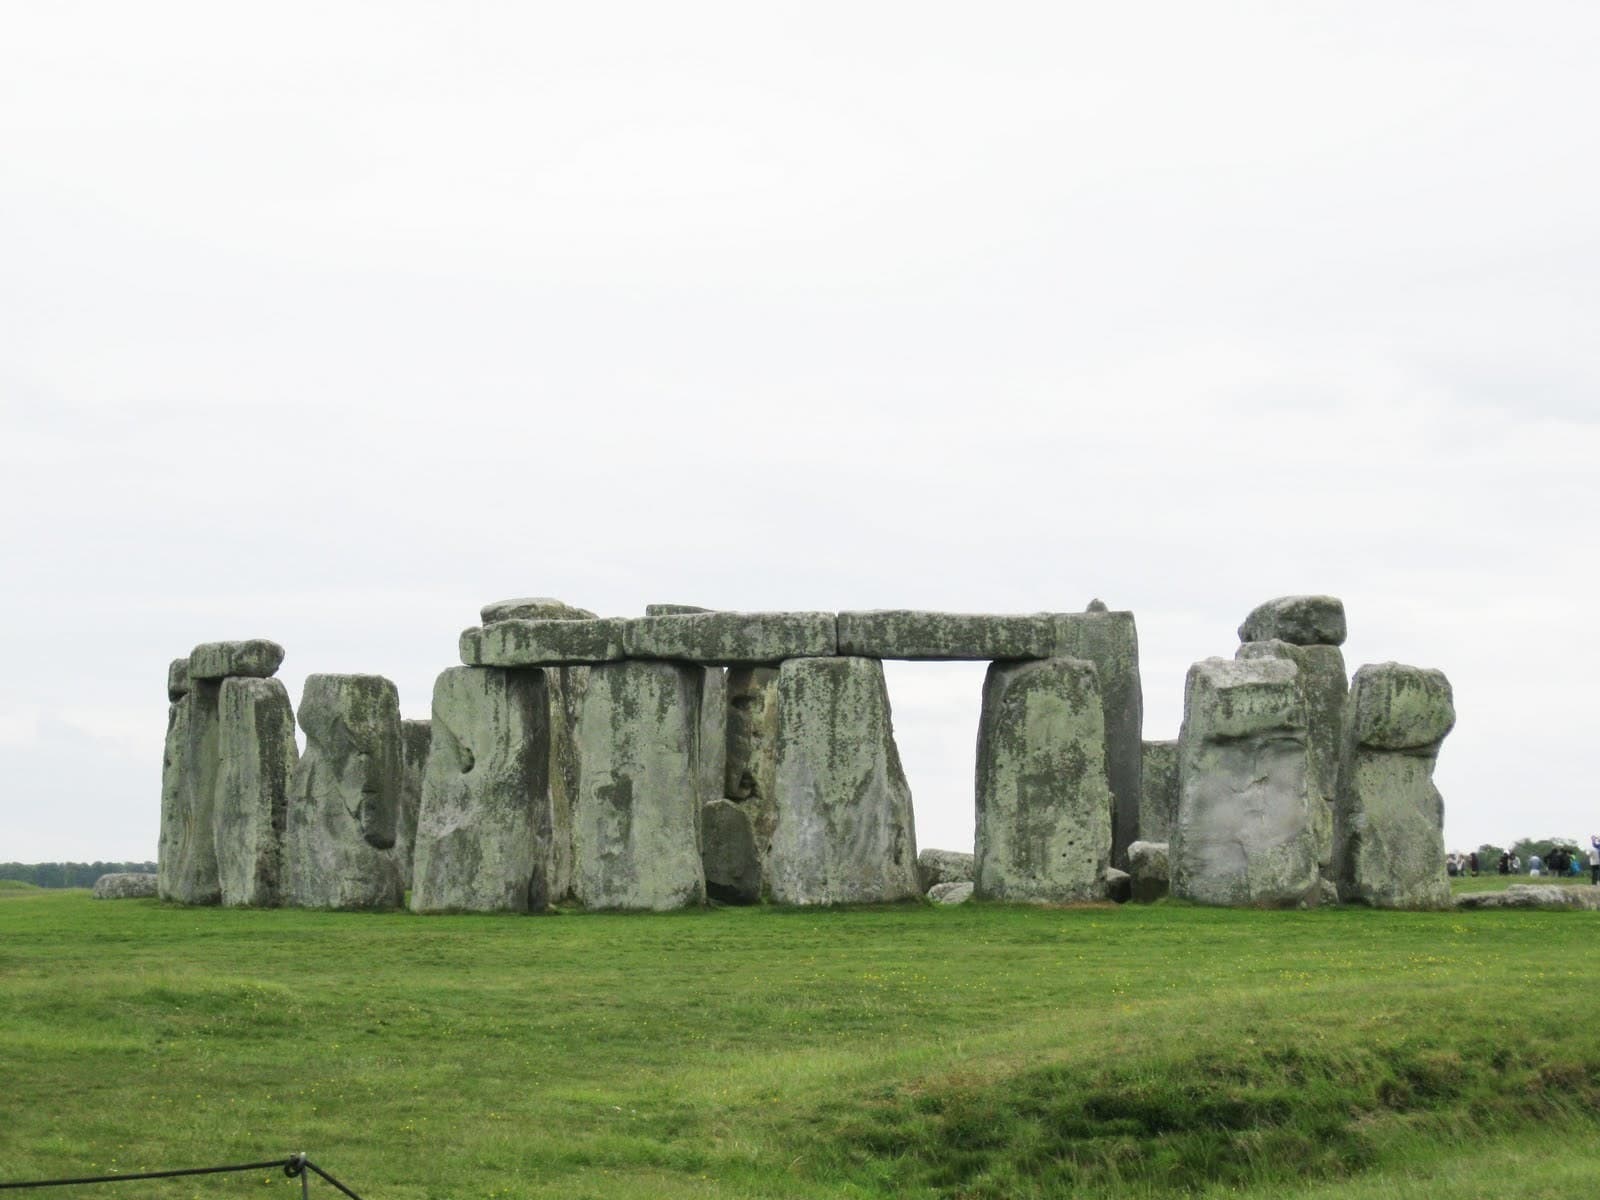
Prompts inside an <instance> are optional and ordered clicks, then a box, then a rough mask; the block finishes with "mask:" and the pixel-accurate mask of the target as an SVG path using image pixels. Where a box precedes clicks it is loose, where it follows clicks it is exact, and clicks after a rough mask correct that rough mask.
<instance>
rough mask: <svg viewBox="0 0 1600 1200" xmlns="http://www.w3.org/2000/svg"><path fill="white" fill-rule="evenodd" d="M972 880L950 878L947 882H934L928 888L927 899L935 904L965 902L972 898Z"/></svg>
mask: <svg viewBox="0 0 1600 1200" xmlns="http://www.w3.org/2000/svg"><path fill="white" fill-rule="evenodd" d="M972 891H973V886H972V880H970V879H952V880H951V881H950V882H949V883H936V884H934V885H933V886H932V887H931V888H929V889H928V899H929V900H932V901H933V902H934V903H935V904H965V903H967V901H969V900H971V899H972Z"/></svg>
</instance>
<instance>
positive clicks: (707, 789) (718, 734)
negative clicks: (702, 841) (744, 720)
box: [696, 667, 728, 804]
mask: <svg viewBox="0 0 1600 1200" xmlns="http://www.w3.org/2000/svg"><path fill="white" fill-rule="evenodd" d="M696 757H697V760H698V762H699V763H700V802H701V803H702V804H710V803H711V802H712V801H713V800H721V799H724V796H723V792H722V789H723V785H724V784H725V783H726V782H727V774H728V673H727V672H726V671H725V670H723V669H722V668H721V667H706V668H704V669H702V670H701V672H700V749H699V752H698V754H697V756H696Z"/></svg>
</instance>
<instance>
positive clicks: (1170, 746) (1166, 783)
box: [1129, 740, 1178, 871]
mask: <svg viewBox="0 0 1600 1200" xmlns="http://www.w3.org/2000/svg"><path fill="white" fill-rule="evenodd" d="M1142 753H1143V758H1144V765H1143V768H1142V770H1141V773H1140V779H1139V796H1140V799H1139V840H1140V841H1144V842H1165V841H1166V840H1167V839H1168V838H1169V837H1170V836H1171V835H1172V826H1173V823H1174V822H1176V821H1177V819H1178V743H1177V741H1176V740H1173V741H1170V742H1145V743H1144V746H1143V749H1142ZM1129 848H1130V849H1131V848H1132V843H1130V844H1129ZM1132 869H1133V868H1132V867H1130V868H1129V870H1130V871H1131V870H1132Z"/></svg>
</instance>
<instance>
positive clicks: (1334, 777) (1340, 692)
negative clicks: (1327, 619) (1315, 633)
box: [1234, 640, 1350, 872]
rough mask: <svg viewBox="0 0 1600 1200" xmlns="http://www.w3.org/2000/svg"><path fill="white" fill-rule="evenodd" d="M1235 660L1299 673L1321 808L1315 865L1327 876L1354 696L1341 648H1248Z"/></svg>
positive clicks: (1276, 644)
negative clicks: (1349, 700)
mask: <svg viewBox="0 0 1600 1200" xmlns="http://www.w3.org/2000/svg"><path fill="white" fill-rule="evenodd" d="M1234 657H1235V658H1240V659H1247V658H1282V659H1287V660H1288V661H1289V662H1292V663H1294V665H1295V667H1296V668H1297V669H1298V670H1299V684H1300V694H1301V695H1302V696H1303V697H1304V698H1305V703H1306V751H1307V753H1308V754H1309V755H1310V760H1311V782H1312V784H1313V785H1314V786H1315V787H1316V789H1317V796H1318V798H1319V799H1320V801H1321V804H1320V805H1314V806H1313V807H1312V814H1313V817H1314V819H1315V821H1316V828H1317V861H1318V863H1319V864H1320V865H1321V866H1322V867H1323V869H1324V872H1326V870H1327V869H1328V867H1329V864H1330V863H1331V862H1332V861H1333V799H1334V793H1335V792H1336V791H1337V790H1338V786H1339V741H1340V738H1341V737H1342V736H1343V729H1344V703H1345V696H1346V693H1348V691H1349V690H1350V683H1349V680H1348V679H1346V678H1345V671H1344V652H1343V651H1341V650H1340V649H1339V647H1337V646H1296V645H1294V644H1293V643H1291V642H1284V641H1278V640H1273V641H1270V642H1246V643H1245V644H1244V645H1242V646H1240V647H1239V649H1238V650H1237V651H1236V652H1235V653H1234Z"/></svg>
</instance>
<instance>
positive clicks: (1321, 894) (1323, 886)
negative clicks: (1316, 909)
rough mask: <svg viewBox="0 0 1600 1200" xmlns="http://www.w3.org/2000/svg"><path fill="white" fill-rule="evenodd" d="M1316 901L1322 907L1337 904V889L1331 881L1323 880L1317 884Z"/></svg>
mask: <svg viewBox="0 0 1600 1200" xmlns="http://www.w3.org/2000/svg"><path fill="white" fill-rule="evenodd" d="M1317 901H1318V903H1319V904H1321V905H1323V906H1324V907H1326V906H1328V905H1330V904H1337V903H1339V888H1338V885H1336V884H1335V883H1334V882H1333V880H1331V879H1326V878H1324V879H1323V880H1322V881H1321V882H1319V883H1318V884H1317Z"/></svg>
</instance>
